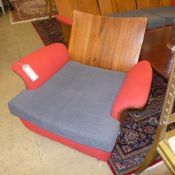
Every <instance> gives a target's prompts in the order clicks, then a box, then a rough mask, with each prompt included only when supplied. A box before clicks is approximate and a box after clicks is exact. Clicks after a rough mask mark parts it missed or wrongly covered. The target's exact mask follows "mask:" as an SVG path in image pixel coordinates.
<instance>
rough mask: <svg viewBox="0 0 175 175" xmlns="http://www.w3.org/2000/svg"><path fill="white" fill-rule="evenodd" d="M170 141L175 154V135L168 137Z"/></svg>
mask: <svg viewBox="0 0 175 175" xmlns="http://www.w3.org/2000/svg"><path fill="white" fill-rule="evenodd" d="M168 143H169V145H170V147H171V149H172V151H173V153H174V154H175V136H174V137H171V138H169V139H168Z"/></svg>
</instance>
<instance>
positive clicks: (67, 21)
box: [55, 15, 73, 26]
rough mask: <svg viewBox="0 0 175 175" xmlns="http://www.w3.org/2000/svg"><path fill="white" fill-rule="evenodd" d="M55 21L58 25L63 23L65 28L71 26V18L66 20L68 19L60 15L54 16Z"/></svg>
mask: <svg viewBox="0 0 175 175" xmlns="http://www.w3.org/2000/svg"><path fill="white" fill-rule="evenodd" d="M55 18H56V20H57V21H58V22H60V23H63V24H65V25H67V26H72V22H73V21H72V19H71V18H68V17H65V16H61V15H56V16H55Z"/></svg>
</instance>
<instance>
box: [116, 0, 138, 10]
mask: <svg viewBox="0 0 175 175" xmlns="http://www.w3.org/2000/svg"><path fill="white" fill-rule="evenodd" d="M115 1H116V4H117V7H118V12H126V11H130V10H135V9H136V3H135V0H115Z"/></svg>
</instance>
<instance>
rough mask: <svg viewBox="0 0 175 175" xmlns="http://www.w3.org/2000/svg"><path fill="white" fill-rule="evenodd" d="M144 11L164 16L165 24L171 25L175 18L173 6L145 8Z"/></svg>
mask: <svg viewBox="0 0 175 175" xmlns="http://www.w3.org/2000/svg"><path fill="white" fill-rule="evenodd" d="M144 12H146V13H149V14H152V15H156V16H158V17H161V18H164V19H165V22H166V25H172V24H173V19H174V18H175V7H160V8H153V9H145V10H144Z"/></svg>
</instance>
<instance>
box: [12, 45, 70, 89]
mask: <svg viewBox="0 0 175 175" xmlns="http://www.w3.org/2000/svg"><path fill="white" fill-rule="evenodd" d="M68 57H69V56H68V52H67V48H66V47H65V46H64V45H63V44H59V43H57V44H56V43H55V44H51V45H49V46H46V47H44V48H42V49H39V50H37V51H35V52H33V53H31V54H30V55H28V56H26V57H24V58H22V59H21V60H19V61H18V62H17V63H15V64H14V65H13V67H12V69H13V71H15V72H16V73H17V74H18V75H20V76H21V77H22V78H23V79H24V82H25V84H26V86H27V88H28V89H35V88H37V87H39V86H41V85H42V84H43V83H44V82H46V81H47V80H48V79H49V78H50V77H51V76H52V75H54V73H55V72H57V71H58V70H59V69H60V68H61V67H62V66H64V64H65V63H66V62H67V61H68ZM24 64H29V65H30V66H31V67H32V69H33V70H34V71H35V72H36V73H37V74H38V75H39V78H38V79H37V80H36V81H34V82H33V81H31V80H30V78H29V77H28V76H27V75H26V73H25V72H24V71H23V69H22V66H23V65H24Z"/></svg>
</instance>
